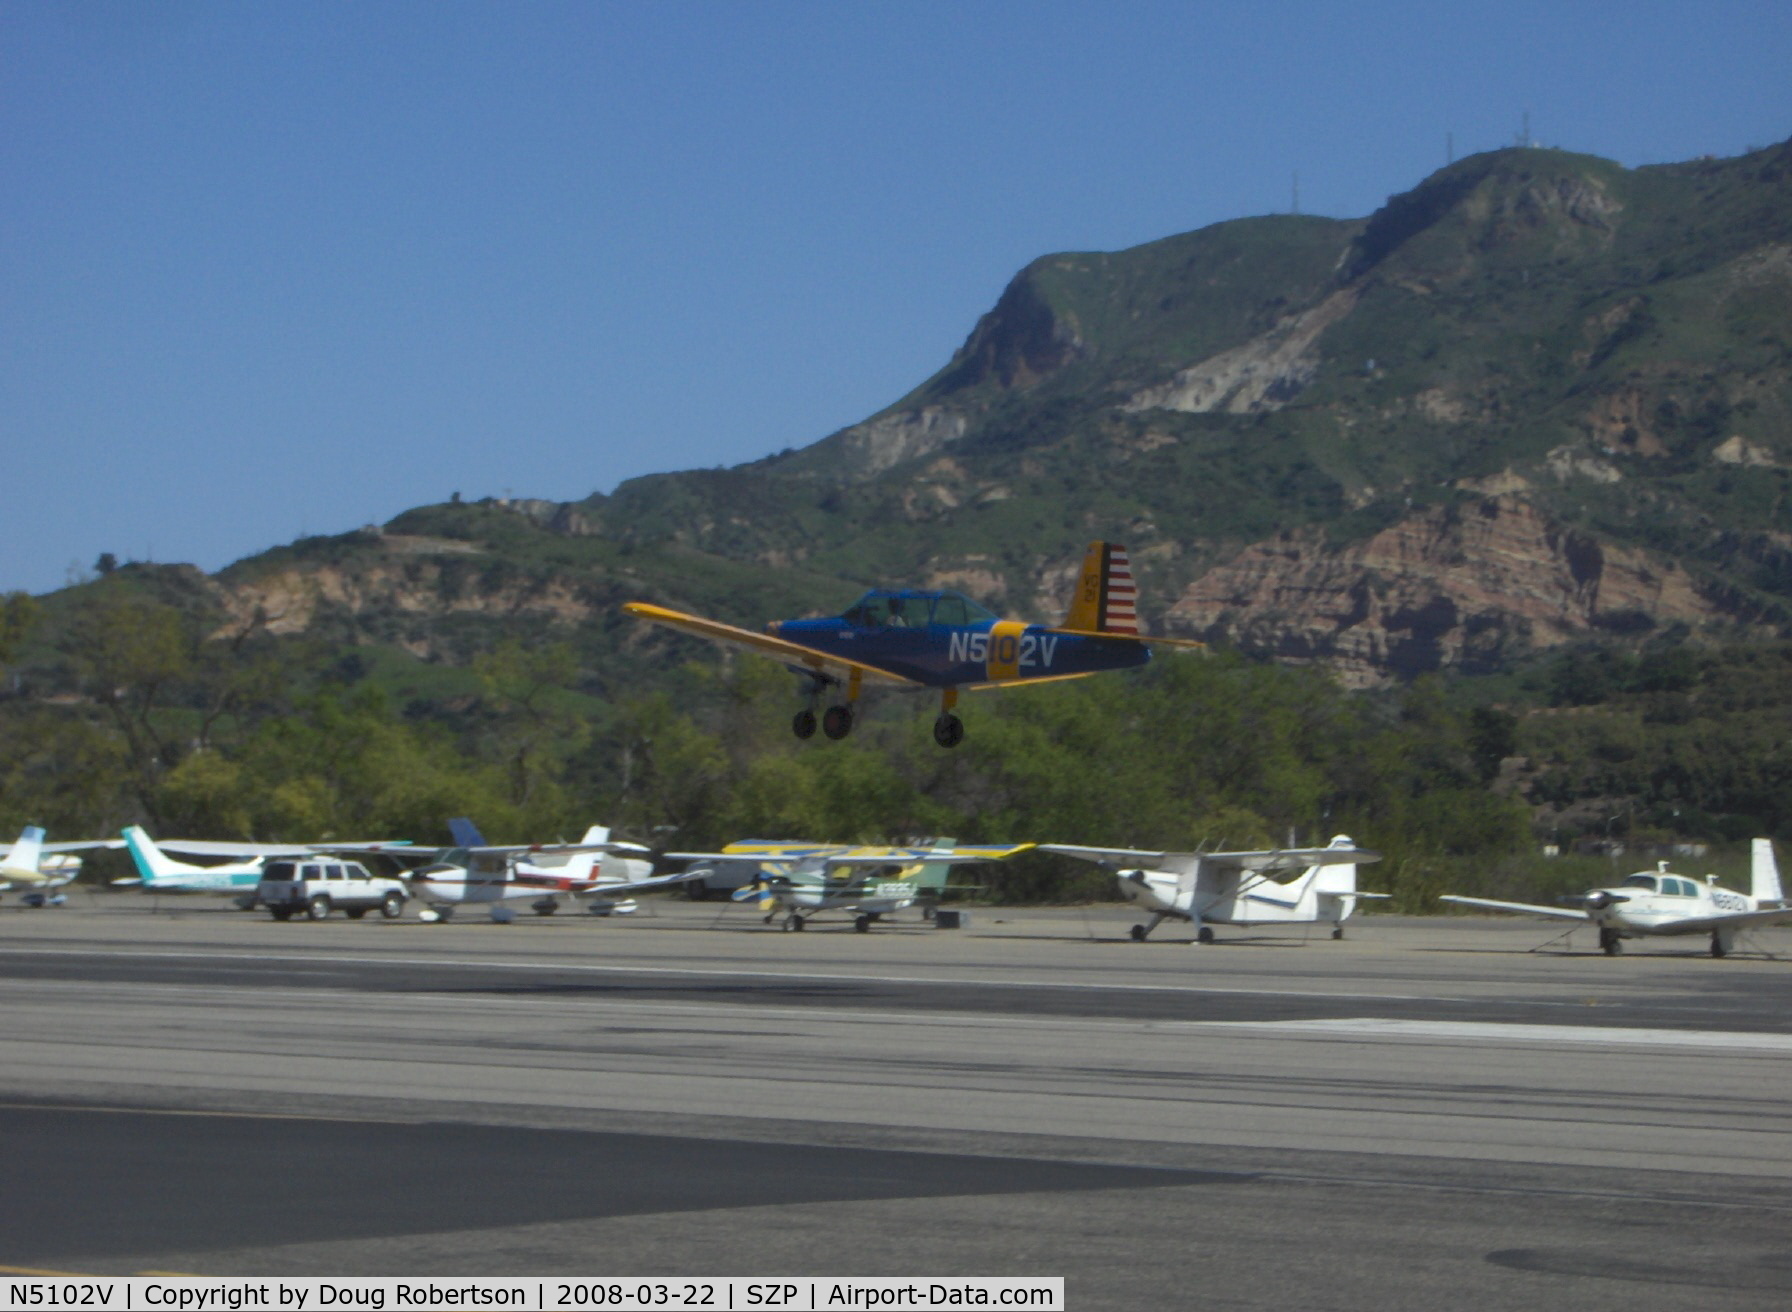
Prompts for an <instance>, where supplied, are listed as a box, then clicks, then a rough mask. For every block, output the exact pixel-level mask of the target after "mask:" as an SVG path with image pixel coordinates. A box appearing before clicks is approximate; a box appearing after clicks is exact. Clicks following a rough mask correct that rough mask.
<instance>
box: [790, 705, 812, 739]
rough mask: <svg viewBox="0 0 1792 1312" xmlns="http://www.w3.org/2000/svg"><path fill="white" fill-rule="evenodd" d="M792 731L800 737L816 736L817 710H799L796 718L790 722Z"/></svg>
mask: <svg viewBox="0 0 1792 1312" xmlns="http://www.w3.org/2000/svg"><path fill="white" fill-rule="evenodd" d="M790 731H791V732H792V733H794V734H795V735H796V736H797V737H798V738H813V737H814V736H815V712H814V711H810V710H801V711H798V712H797V713H796V719H794V720H792V721H791V722H790Z"/></svg>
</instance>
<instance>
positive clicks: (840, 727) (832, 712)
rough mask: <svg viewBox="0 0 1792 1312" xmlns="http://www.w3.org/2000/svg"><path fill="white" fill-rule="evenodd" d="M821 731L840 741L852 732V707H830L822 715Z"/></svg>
mask: <svg viewBox="0 0 1792 1312" xmlns="http://www.w3.org/2000/svg"><path fill="white" fill-rule="evenodd" d="M821 731H822V732H823V733H825V734H826V735H827V736H828V737H830V738H832V739H835V740H836V741H838V740H839V739H841V738H844V737H846V735H847V734H849V733H851V732H852V707H850V706H830V707H828V708H827V710H825V711H823V712H822V713H821Z"/></svg>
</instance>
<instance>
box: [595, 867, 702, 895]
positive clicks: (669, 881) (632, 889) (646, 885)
mask: <svg viewBox="0 0 1792 1312" xmlns="http://www.w3.org/2000/svg"><path fill="white" fill-rule="evenodd" d="M702 874H703V872H702V871H701V870H681V871H679V872H678V873H677V874H673V875H655V876H653V878H651V879H634V880H630V881H629V882H627V883H623V884H592V885H591V886H590V887H588V888H581V889H579V890H577V891H578V892H579V894H580V895H581V896H586V897H591V896H597V897H614V896H615V895H616V894H618V893H645V892H648V891H649V890H651V889H655V888H670V887H671V886H672V885H674V884H688V883H690V882H691V880H693V879H698V878H701V877H702Z"/></svg>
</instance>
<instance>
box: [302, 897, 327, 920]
mask: <svg viewBox="0 0 1792 1312" xmlns="http://www.w3.org/2000/svg"><path fill="white" fill-rule="evenodd" d="M305 914H306V916H308V917H309V918H310V919H312V920H328V919H329V918H330V899H329V898H327V897H324V896H323V895H322V894H319V895H318V896H317V897H314V898H312V899H311V900H310V901H309V902H307V903H306V904H305Z"/></svg>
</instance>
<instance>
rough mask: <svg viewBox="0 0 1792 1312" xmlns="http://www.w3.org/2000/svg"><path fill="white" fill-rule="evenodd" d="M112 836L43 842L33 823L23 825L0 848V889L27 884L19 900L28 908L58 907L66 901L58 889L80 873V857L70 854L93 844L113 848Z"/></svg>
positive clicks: (41, 830) (42, 832) (64, 894)
mask: <svg viewBox="0 0 1792 1312" xmlns="http://www.w3.org/2000/svg"><path fill="white" fill-rule="evenodd" d="M117 846H118V842H117V840H116V839H104V838H101V839H95V840H92V841H89V842H79V843H46V842H44V831H43V829H42V828H41V827H39V826H37V825H26V826H25V828H24V829H23V830H22V831H21V832H20V834H19V837H18V841H17V842H15V843H12V844H10V845H9V846H8V847H6V848H5V849H4V850H3V851H0V890H5V889H10V888H12V887H13V886H14V885H17V884H24V885H28V890H27V891H26V892H25V893H24V895H23V896H21V897H20V898H19V901H20V902H21V903H23V904H24V905H25V906H28V907H58V906H61V905H62V904H63V903H64V902H66V901H68V895H67V894H66V893H61V892H58V891H57V890H58V889H60V888H62V887H63V886H64V885H65V884H67V883H68V882H69V881H70V880H72V879H74V877H75V876H76V875H78V874H80V873H81V858H80V857H78V856H73V855H70V854H71V853H74V852H84V851H87V850H89V849H91V848H95V847H117Z"/></svg>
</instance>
